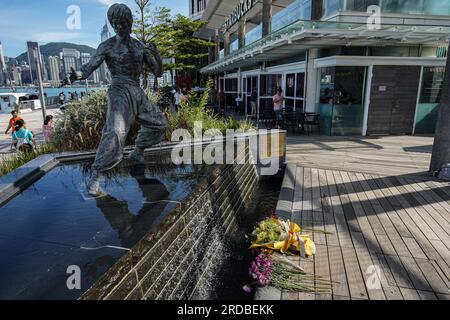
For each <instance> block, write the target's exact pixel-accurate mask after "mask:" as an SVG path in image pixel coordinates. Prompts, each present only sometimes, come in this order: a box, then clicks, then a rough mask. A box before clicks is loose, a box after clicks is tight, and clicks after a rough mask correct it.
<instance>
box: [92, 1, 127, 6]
mask: <svg viewBox="0 0 450 320" xmlns="http://www.w3.org/2000/svg"><path fill="white" fill-rule="evenodd" d="M97 1H98V2H99V3H101V4H103V5H105V6H108V7H110V6H112V5H113V4H114V3H127V2H128V1H126V0H97Z"/></svg>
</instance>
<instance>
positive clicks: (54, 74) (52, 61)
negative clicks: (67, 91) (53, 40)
mask: <svg viewBox="0 0 450 320" xmlns="http://www.w3.org/2000/svg"><path fill="white" fill-rule="evenodd" d="M48 68H49V70H50V79H51V80H52V81H60V80H61V78H60V70H59V58H58V57H48Z"/></svg>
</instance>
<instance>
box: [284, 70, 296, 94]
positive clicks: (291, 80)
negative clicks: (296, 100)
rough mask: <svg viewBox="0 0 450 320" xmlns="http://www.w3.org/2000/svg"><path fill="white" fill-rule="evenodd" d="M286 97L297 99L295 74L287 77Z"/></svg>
mask: <svg viewBox="0 0 450 320" xmlns="http://www.w3.org/2000/svg"><path fill="white" fill-rule="evenodd" d="M286 97H295V73H293V74H288V75H286Z"/></svg>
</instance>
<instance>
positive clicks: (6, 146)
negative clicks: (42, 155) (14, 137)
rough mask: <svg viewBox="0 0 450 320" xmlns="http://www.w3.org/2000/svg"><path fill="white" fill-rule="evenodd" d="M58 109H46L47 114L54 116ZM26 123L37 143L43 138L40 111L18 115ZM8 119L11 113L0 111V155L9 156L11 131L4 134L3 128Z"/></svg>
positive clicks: (6, 124)
mask: <svg viewBox="0 0 450 320" xmlns="http://www.w3.org/2000/svg"><path fill="white" fill-rule="evenodd" d="M59 112H60V111H59V109H47V114H48V115H53V116H56V115H58V114H59ZM20 116H21V117H22V118H23V119H24V120H25V122H26V123H27V128H28V129H30V130H31V131H33V133H34V134H35V135H36V140H37V142H38V143H40V142H42V141H43V140H44V138H43V135H42V124H43V122H44V121H43V119H42V111H41V110H37V111H34V112H30V113H24V114H21V115H20ZM9 119H11V114H9V113H0V157H4V156H9V155H10V154H11V152H10V147H11V133H8V134H7V135H6V134H5V130H6V128H7V127H8V122H9Z"/></svg>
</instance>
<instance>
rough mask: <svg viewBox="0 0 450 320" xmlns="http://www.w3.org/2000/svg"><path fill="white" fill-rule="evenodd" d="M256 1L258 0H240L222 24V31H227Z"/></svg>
mask: <svg viewBox="0 0 450 320" xmlns="http://www.w3.org/2000/svg"><path fill="white" fill-rule="evenodd" d="M257 2H258V0H241V2H240V4H239V5H238V6H237V7H236V9H234V10H233V12H232V13H231V14H230V15H229V16H228V18H227V20H226V21H225V24H224V25H223V30H224V32H227V31H228V30H229V29H230V28H231V27H232V26H234V24H235V23H236V22H238V21H239V20H240V19H241V18H242V17H243V16H245V15H246V14H247V13H248V12H249V11H250V10H251V9H252V8H253V7H254V6H255V4H256V3H257Z"/></svg>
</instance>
